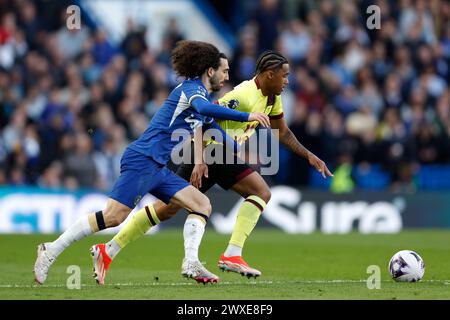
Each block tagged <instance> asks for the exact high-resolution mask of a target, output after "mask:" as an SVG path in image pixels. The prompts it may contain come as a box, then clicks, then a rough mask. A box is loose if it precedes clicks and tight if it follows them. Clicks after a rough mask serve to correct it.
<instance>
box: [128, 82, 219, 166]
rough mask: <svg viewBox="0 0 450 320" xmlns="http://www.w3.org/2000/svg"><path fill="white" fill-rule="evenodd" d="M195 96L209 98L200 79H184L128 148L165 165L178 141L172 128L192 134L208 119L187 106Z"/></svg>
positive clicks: (189, 105) (207, 99)
mask: <svg viewBox="0 0 450 320" xmlns="http://www.w3.org/2000/svg"><path fill="white" fill-rule="evenodd" d="M197 97H199V98H201V99H205V100H206V101H210V97H209V94H208V91H207V90H206V88H205V86H204V85H203V83H202V81H201V80H200V78H195V79H187V80H184V81H183V82H182V83H180V84H179V85H178V86H177V87H176V88H175V89H173V90H172V92H171V93H170V95H169V97H168V98H167V99H166V101H165V102H164V104H163V105H162V106H161V108H160V109H159V110H158V112H157V113H156V114H155V115H154V116H153V119H152V121H151V122H150V124H149V126H148V128H147V129H146V130H145V132H144V133H143V134H142V135H141V136H140V137H139V138H138V139H137V140H136V141H134V142H133V143H132V144H130V146H129V148H130V149H133V150H135V151H137V152H139V153H142V154H144V155H146V156H150V157H152V158H153V160H155V161H156V162H158V163H161V164H166V163H167V162H168V161H169V159H170V154H171V152H172V149H173V148H174V147H175V146H176V145H177V144H178V143H180V136H178V137H179V138H178V139H175V137H176V136H177V135H176V134H174V135H173V133H174V131H176V130H177V132H180V133H183V132H184V133H187V132H188V133H189V135H192V134H193V133H194V130H195V128H197V127H198V126H201V125H203V123H204V122H205V121H207V122H209V121H211V118H209V117H205V116H204V115H201V114H200V113H199V112H198V111H197V110H196V109H195V108H193V107H192V106H191V102H192V100H193V99H194V98H197Z"/></svg>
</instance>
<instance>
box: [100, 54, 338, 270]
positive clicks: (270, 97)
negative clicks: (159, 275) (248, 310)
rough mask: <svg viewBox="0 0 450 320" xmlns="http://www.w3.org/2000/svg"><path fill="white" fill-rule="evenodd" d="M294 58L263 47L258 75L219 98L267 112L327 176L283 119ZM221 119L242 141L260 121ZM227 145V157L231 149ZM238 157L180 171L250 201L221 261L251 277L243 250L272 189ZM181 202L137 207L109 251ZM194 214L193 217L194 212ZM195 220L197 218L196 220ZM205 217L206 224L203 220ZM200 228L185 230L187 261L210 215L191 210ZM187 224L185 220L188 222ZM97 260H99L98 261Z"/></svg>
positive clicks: (279, 132) (288, 141)
mask: <svg viewBox="0 0 450 320" xmlns="http://www.w3.org/2000/svg"><path fill="white" fill-rule="evenodd" d="M288 75H289V63H288V61H287V59H286V58H285V57H283V56H282V55H281V54H280V53H278V52H275V51H267V52H264V53H263V54H262V55H261V56H260V57H259V58H258V60H257V63H256V71H255V77H254V78H253V79H251V80H247V81H244V82H242V83H241V84H239V85H238V86H236V87H235V88H234V89H233V90H232V91H230V92H228V93H226V94H225V95H224V97H222V98H221V99H219V101H218V102H219V104H220V105H222V106H224V107H229V108H233V109H236V110H239V111H243V112H263V113H265V114H267V115H268V116H269V119H270V125H271V128H272V129H276V130H275V131H274V132H275V136H277V137H278V139H279V141H280V142H281V143H283V144H284V145H285V146H286V147H287V148H288V149H289V150H291V151H292V152H293V153H295V154H296V155H298V156H300V157H303V158H305V159H307V160H308V162H309V163H310V165H312V166H313V167H315V168H316V169H317V170H318V171H319V172H320V173H321V174H322V175H323V177H324V178H325V177H327V176H332V173H331V172H330V170H329V169H328V168H327V166H326V164H325V163H324V162H323V161H322V160H321V159H319V158H318V157H317V156H316V155H314V154H313V153H312V152H310V151H308V150H307V149H306V148H305V147H304V146H303V145H302V144H301V143H300V142H299V141H298V140H297V138H296V137H295V135H294V134H293V133H292V132H291V130H290V129H289V128H288V126H287V124H286V121H285V119H284V118H283V107H282V103H281V96H280V94H281V92H282V91H283V89H284V88H285V86H287V85H288ZM217 124H218V125H219V126H220V127H221V128H222V129H223V130H224V131H225V132H226V133H227V134H228V135H230V136H231V137H232V138H233V139H235V140H236V141H237V142H239V143H243V142H244V141H245V140H247V139H248V138H249V137H250V136H251V135H253V134H254V133H255V132H256V127H257V126H258V125H259V123H258V122H257V121H253V122H243V123H240V122H236V121H230V120H224V121H221V120H218V121H217ZM223 149H224V152H223V154H224V158H225V154H226V152H229V151H227V150H226V149H227V148H226V147H225V146H224V147H223ZM233 157H234V159H233V162H232V163H231V164H227V163H212V164H205V163H197V164H194V162H192V163H190V164H187V163H184V164H182V165H181V166H180V167H179V168H178V170H177V174H178V175H179V176H181V177H182V178H184V179H186V180H188V181H190V182H191V183H192V184H193V185H194V186H195V187H197V188H199V189H200V191H202V192H203V193H205V192H206V191H207V190H208V189H210V188H211V187H212V186H213V185H214V184H216V183H217V184H218V185H219V186H221V187H222V188H224V189H232V190H234V191H235V192H237V193H238V194H239V195H241V196H242V197H243V198H244V199H245V201H244V202H243V203H242V205H241V206H240V208H239V210H238V216H237V220H236V224H235V227H234V230H233V232H232V235H231V239H230V241H229V244H228V247H227V248H226V250H225V252H224V253H223V254H221V256H220V258H219V262H218V266H219V268H221V269H222V270H227V271H232V272H237V273H239V274H242V275H245V276H248V277H255V278H256V277H258V276H260V275H261V272H260V271H259V270H257V269H255V268H252V267H250V266H249V265H248V263H247V262H246V261H245V260H244V259H243V258H242V249H243V247H244V243H245V241H246V239H247V237H248V236H249V235H250V233H251V232H252V230H253V228H254V227H255V225H256V223H257V222H258V219H259V216H260V215H261V213H262V212H263V211H264V209H265V207H266V204H267V203H268V201H269V200H270V196H271V194H270V189H269V186H268V185H267V184H266V182H265V181H264V179H263V178H262V177H261V175H260V174H259V173H258V172H256V171H254V170H253V169H252V168H251V167H250V166H249V165H248V164H247V163H245V162H243V161H242V160H241V159H237V158H238V156H237V155H236V154H233ZM179 209H180V207H178V206H175V205H172V204H169V205H166V204H165V203H164V202H162V201H161V200H158V201H157V202H156V203H154V204H153V205H148V206H145V207H144V208H143V209H141V210H140V211H138V212H137V213H136V214H135V215H134V216H133V218H132V219H131V220H130V221H129V222H128V223H127V224H126V225H125V226H124V227H123V228H122V230H121V231H120V232H119V233H118V234H117V235H116V236H115V237H114V238H113V239H112V240H111V241H109V242H108V243H107V244H106V252H107V254H108V256H109V257H110V258H111V259H114V257H115V256H116V255H117V254H118V252H119V251H120V250H121V249H123V248H124V247H125V246H126V245H127V244H128V243H130V242H131V241H134V240H136V239H137V238H139V237H141V236H142V235H144V234H145V233H146V232H147V231H148V230H149V229H150V228H151V227H152V226H155V225H157V224H159V223H160V222H161V221H164V220H167V219H169V218H170V217H172V216H173V215H175V214H176V213H177V211H178V210H179ZM191 216H192V217H191ZM192 219H195V220H192ZM198 220H201V223H198ZM193 221H195V222H194V224H196V225H197V227H196V228H194V229H195V230H194V229H193V228H190V229H189V230H192V231H191V232H193V233H194V234H189V235H187V234H186V228H185V229H184V230H185V231H184V233H183V235H184V239H185V241H184V246H185V258H184V261H189V260H190V259H191V260H195V259H198V249H199V246H200V243H201V239H202V237H203V233H204V230H205V229H204V227H205V224H206V222H207V221H206V219H201V217H199V216H194V215H191V214H189V215H188V218H187V220H186V224H188V223H193ZM185 226H186V225H185ZM96 265H97V266H98V261H94V266H96Z"/></svg>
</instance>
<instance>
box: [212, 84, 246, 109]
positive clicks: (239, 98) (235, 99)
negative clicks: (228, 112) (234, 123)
mask: <svg viewBox="0 0 450 320" xmlns="http://www.w3.org/2000/svg"><path fill="white" fill-rule="evenodd" d="M218 102H219V104H220V105H221V106H224V107H227V108H229V109H236V108H237V106H239V105H241V106H245V105H247V104H248V99H247V96H246V95H245V92H244V90H242V89H240V88H234V89H233V90H231V91H230V92H227V93H226V94H225V95H224V96H223V97H222V98H220V99H219V100H218Z"/></svg>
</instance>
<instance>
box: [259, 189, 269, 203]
mask: <svg viewBox="0 0 450 320" xmlns="http://www.w3.org/2000/svg"><path fill="white" fill-rule="evenodd" d="M258 197H260V198H261V199H263V200H264V202H265V203H269V201H270V198H271V197H272V192H270V189H269V188H264V189H263V190H261V191H260V192H259V194H258Z"/></svg>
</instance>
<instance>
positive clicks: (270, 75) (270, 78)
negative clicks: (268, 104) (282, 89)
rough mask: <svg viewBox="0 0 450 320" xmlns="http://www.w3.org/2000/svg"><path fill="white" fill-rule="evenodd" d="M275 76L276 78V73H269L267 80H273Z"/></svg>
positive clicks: (270, 71)
mask: <svg viewBox="0 0 450 320" xmlns="http://www.w3.org/2000/svg"><path fill="white" fill-rule="evenodd" d="M274 76H275V73H274V72H273V70H269V71H267V78H268V79H269V80H272V79H273V77H274Z"/></svg>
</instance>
